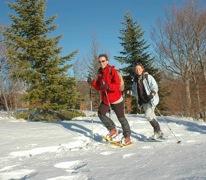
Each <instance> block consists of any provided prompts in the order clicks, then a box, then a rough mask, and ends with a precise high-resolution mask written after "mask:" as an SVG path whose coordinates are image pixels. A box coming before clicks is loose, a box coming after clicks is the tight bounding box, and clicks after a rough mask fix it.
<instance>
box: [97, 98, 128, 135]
mask: <svg viewBox="0 0 206 180" xmlns="http://www.w3.org/2000/svg"><path fill="white" fill-rule="evenodd" d="M111 108H112V109H113V110H114V112H115V114H116V116H117V118H118V120H119V122H120V124H121V126H122V130H123V135H124V137H127V136H130V135H131V130H130V126H129V123H128V121H127V119H126V117H125V115H124V102H123V101H122V102H120V103H118V104H111ZM109 110H110V109H109V106H108V105H106V104H104V103H101V104H100V106H99V108H98V116H99V118H100V120H101V121H102V123H103V124H104V125H105V127H106V128H107V129H108V130H109V131H110V130H111V129H113V128H115V124H114V122H113V121H112V120H111V119H110V118H109V117H108V116H106V113H107V112H109Z"/></svg>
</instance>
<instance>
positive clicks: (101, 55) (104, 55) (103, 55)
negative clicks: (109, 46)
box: [98, 54, 109, 61]
mask: <svg viewBox="0 0 206 180" xmlns="http://www.w3.org/2000/svg"><path fill="white" fill-rule="evenodd" d="M100 57H105V58H106V60H107V61H109V58H108V56H107V54H100V55H99V56H98V59H99V58H100Z"/></svg>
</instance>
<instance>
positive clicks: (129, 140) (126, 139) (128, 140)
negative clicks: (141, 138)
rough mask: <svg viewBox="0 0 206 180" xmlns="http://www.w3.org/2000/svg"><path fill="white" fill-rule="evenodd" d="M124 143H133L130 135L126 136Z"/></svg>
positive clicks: (125, 144)
mask: <svg viewBox="0 0 206 180" xmlns="http://www.w3.org/2000/svg"><path fill="white" fill-rule="evenodd" d="M122 144H124V146H127V145H130V144H132V141H131V138H130V136H127V137H125V138H124V139H123V141H122Z"/></svg>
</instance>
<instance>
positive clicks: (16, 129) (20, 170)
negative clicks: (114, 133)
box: [0, 111, 206, 180]
mask: <svg viewBox="0 0 206 180" xmlns="http://www.w3.org/2000/svg"><path fill="white" fill-rule="evenodd" d="M86 114H87V117H78V118H75V119H73V120H72V121H61V122H57V123H46V122H27V121H24V120H17V119H15V118H13V117H10V116H7V115H6V113H4V112H0V132H1V135H0V147H1V148H0V180H14V179H15V180H25V179H29V180H105V179H107V180H116V179H118V180H136V179H138V180H145V179H146V180H150V179H151V180H164V179H175V180H186V179H189V180H194V179H195V180H205V179H206V160H205V159H206V152H205V149H206V140H205V139H206V138H205V134H206V123H205V122H200V121H193V120H192V119H190V118H186V117H181V118H180V117H175V116H161V117H158V121H159V122H160V125H161V127H162V130H163V132H164V135H165V137H166V140H164V141H163V142H148V141H146V139H147V137H149V136H150V135H152V133H153V130H152V128H151V126H150V124H149V122H147V121H146V119H145V118H144V116H143V115H135V114H128V115H126V117H127V119H128V121H129V124H130V126H131V130H132V141H133V145H131V146H128V147H124V148H120V147H114V146H112V145H109V144H107V143H105V142H102V138H101V137H102V135H105V134H106V133H107V130H106V129H105V127H104V126H103V125H102V123H101V122H100V120H99V119H98V117H97V116H96V113H95V112H89V111H88V112H86ZM112 119H114V121H115V123H116V125H117V127H118V129H119V131H120V135H119V137H118V138H119V139H121V137H122V133H121V128H120V124H119V122H118V121H117V118H116V117H115V115H114V114H112ZM170 129H171V130H172V132H171V131H170ZM172 133H175V136H174V135H173V134H172ZM178 140H181V143H180V144H178V143H177V141H178Z"/></svg>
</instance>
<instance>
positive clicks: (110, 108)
mask: <svg viewBox="0 0 206 180" xmlns="http://www.w3.org/2000/svg"><path fill="white" fill-rule="evenodd" d="M105 94H106V98H107V101H108V105H109V117H110V118H111V111H112V107H111V104H110V102H109V98H108V94H107V91H106V90H105Z"/></svg>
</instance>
